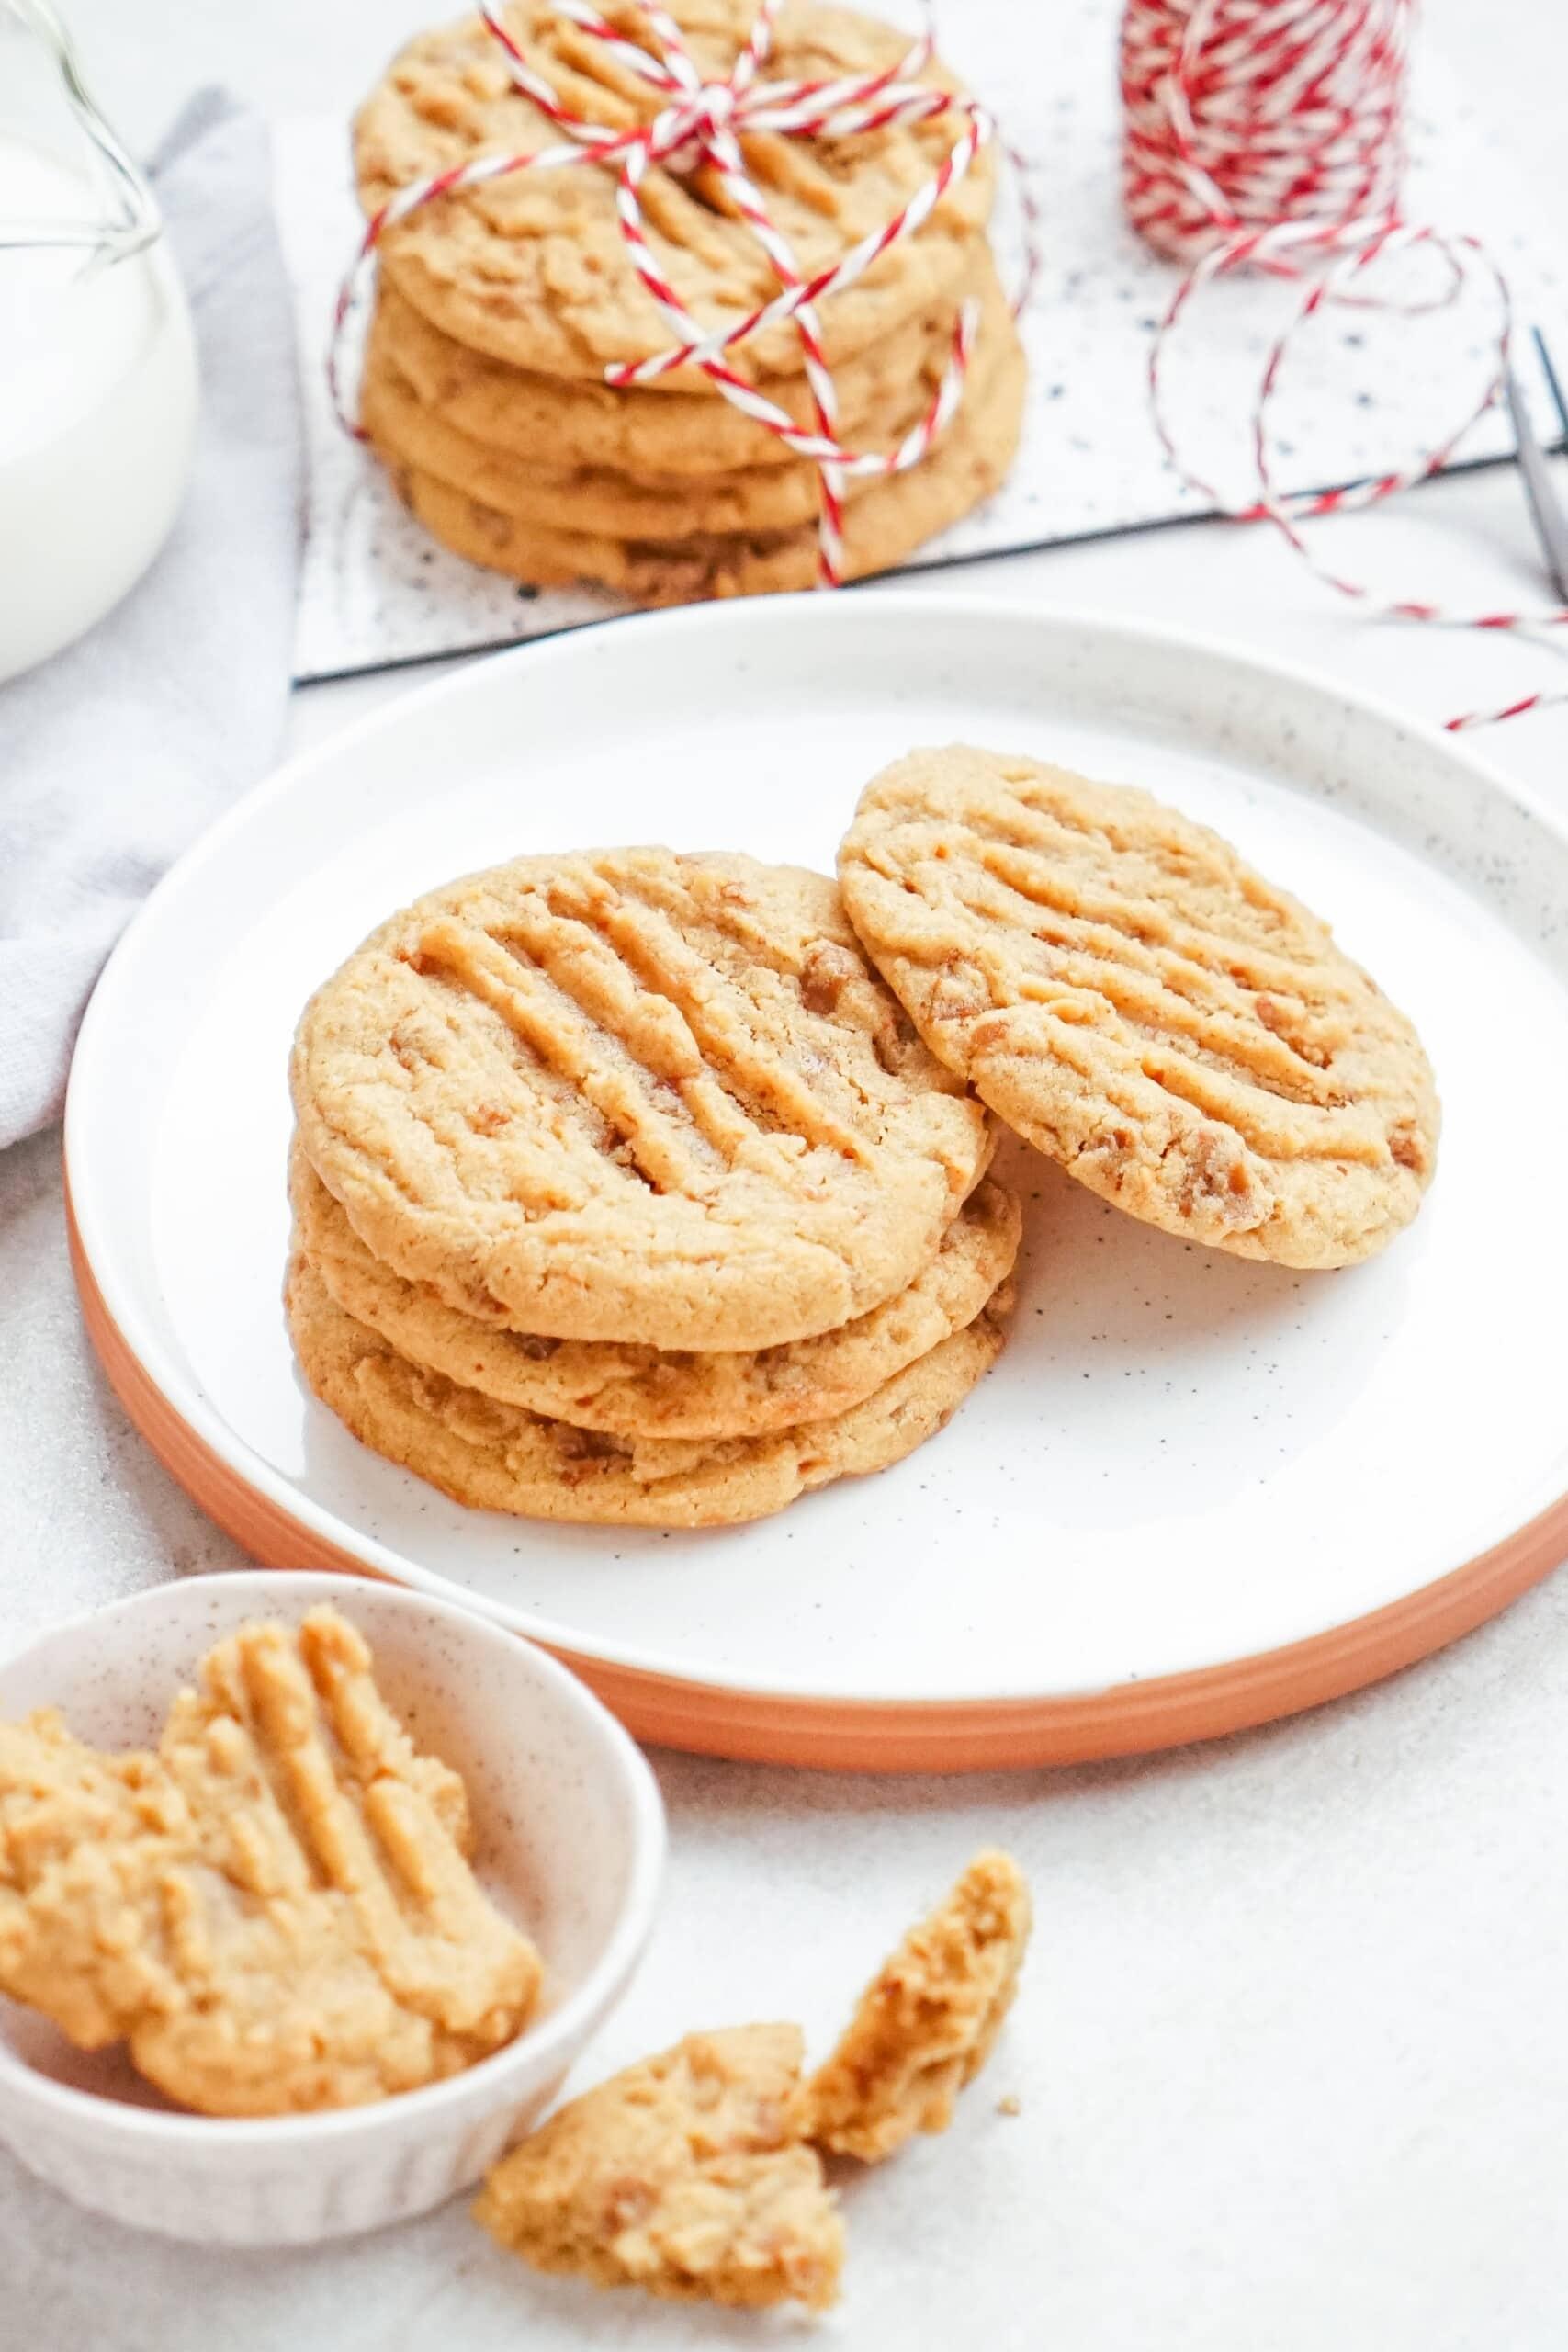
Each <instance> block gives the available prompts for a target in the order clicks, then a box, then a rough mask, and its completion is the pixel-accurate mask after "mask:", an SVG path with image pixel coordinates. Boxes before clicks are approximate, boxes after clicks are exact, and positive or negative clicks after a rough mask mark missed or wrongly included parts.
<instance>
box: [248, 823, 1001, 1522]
mask: <svg viewBox="0 0 1568 2352" xmlns="http://www.w3.org/2000/svg"><path fill="white" fill-rule="evenodd" d="M292 1085H293V1094H294V1104H295V1112H296V1117H297V1122H298V1125H297V1134H296V1138H295V1144H294V1154H293V1162H292V1169H291V1190H292V1198H293V1207H294V1244H293V1253H292V1258H291V1262H290V1267H289V1272H288V1318H289V1326H290V1329H291V1332H292V1335H293V1339H294V1344H295V1349H296V1351H297V1354H298V1356H299V1363H300V1366H301V1368H302V1370H303V1372H304V1374H305V1377H306V1378H307V1380H308V1381H309V1383H310V1386H311V1387H312V1388H313V1390H314V1391H315V1393H316V1394H317V1396H318V1397H321V1399H322V1400H323V1401H324V1402H325V1403H326V1404H327V1405H329V1406H330V1407H331V1408H333V1411H334V1412H335V1413H336V1414H337V1415H338V1416H339V1417H340V1419H342V1420H343V1421H344V1422H345V1423H346V1425H347V1426H348V1428H349V1429H350V1430H353V1431H354V1433H355V1436H356V1437H358V1438H359V1439H360V1440H361V1441H362V1442H364V1443H365V1444H367V1445H368V1446H370V1447H372V1448H373V1449H374V1450H375V1451H376V1452H378V1453H382V1454H385V1455H387V1456H389V1458H390V1459H392V1460H394V1461H397V1462H400V1463H402V1464H406V1465H407V1466H408V1467H409V1468H410V1469H412V1470H413V1471H415V1472H416V1473H418V1475H419V1476H422V1477H424V1478H427V1479H429V1480H430V1481H431V1482H432V1483H433V1484H434V1485H436V1486H438V1487H442V1488H444V1489H445V1491H446V1493H448V1494H450V1495H452V1496H454V1497H455V1498H457V1500H459V1501H461V1502H464V1503H468V1504H472V1505H476V1506H479V1507H480V1508H484V1509H489V1510H502V1511H512V1512H516V1513H520V1514H522V1515H525V1516H528V1517H538V1518H547V1519H568V1520H580V1521H601V1522H623V1523H630V1524H642V1525H649V1526H664V1527H700V1526H715V1525H724V1524H728V1523H731V1522H735V1521H743V1520H748V1519H754V1518H758V1517H761V1516H762V1515H763V1514H765V1513H767V1512H769V1511H773V1510H778V1509H780V1508H781V1507H782V1506H783V1505H784V1504H785V1503H787V1502H789V1501H791V1500H792V1499H793V1498H795V1496H797V1495H799V1494H802V1493H804V1492H806V1491H807V1490H808V1489H809V1488H812V1487H819V1486H823V1485H825V1484H827V1483H828V1482H829V1480H831V1479H834V1478H837V1477H840V1476H844V1475H846V1474H848V1473H852V1472H863V1471H869V1470H875V1469H880V1468H882V1467H884V1466H886V1464H890V1463H893V1462H897V1461H898V1460H900V1459H901V1458H902V1457H903V1456H904V1455H906V1454H907V1453H910V1452H911V1451H912V1450H913V1448H914V1447H915V1446H917V1445H919V1443H920V1442H921V1441H922V1440H923V1439H925V1438H926V1437H929V1436H931V1434H932V1433H933V1432H934V1431H935V1430H938V1429H940V1428H941V1426H942V1423H943V1421H944V1420H945V1419H947V1417H948V1415H949V1414H950V1413H951V1412H952V1411H953V1408H954V1407H955V1406H956V1405H957V1404H958V1403H959V1402H960V1400H961V1399H962V1398H963V1397H964V1396H965V1395H966V1394H967V1392H968V1391H969V1390H970V1389H971V1388H972V1387H973V1386H974V1385H975V1384H976V1381H977V1380H978V1379H979V1378H980V1377H981V1375H982V1374H984V1373H985V1371H986V1370H987V1368H988V1366H989V1365H990V1364H991V1363H993V1361H994V1360H995V1358H996V1356H997V1354H998V1351H999V1349H1000V1347H1001V1344H1002V1337H1003V1329H1004V1320H1005V1315H1006V1310H1007V1307H1008V1306H1009V1304H1010V1291H1009V1277H1010V1272H1011V1269H1012V1263H1013V1260H1014V1257H1015V1255H1016V1252H1017V1249H1018V1241H1019V1231H1020V1212H1019V1207H1018V1204H1017V1202H1016V1200H1015V1199H1014V1198H1013V1197H1012V1196H1011V1195H1010V1193H1007V1192H1006V1191H1005V1190H1003V1188H1002V1187H1000V1186H999V1185H998V1184H997V1183H996V1182H994V1181H992V1180H990V1179H988V1178H987V1175H986V1169H987V1161H988V1159H989V1156H990V1149H991V1135H990V1128H989V1120H988V1114H987V1111H986V1110H985V1108H984V1106H983V1105H982V1104H981V1103H978V1102H977V1101H976V1099H975V1098H974V1096H973V1095H971V1094H970V1093H969V1092H968V1091H967V1089H966V1088H965V1086H964V1082H963V1080H961V1079H959V1078H956V1077H954V1076H953V1075H951V1074H950V1073H949V1072H948V1071H947V1070H945V1069H943V1068H942V1065H941V1064H940V1063H939V1062H938V1061H937V1060H936V1059H935V1058H934V1057H932V1056H931V1054H930V1053H929V1052H928V1051H927V1049H926V1047H925V1046H923V1045H922V1044H921V1043H920V1041H919V1037H918V1036H917V1035H916V1034H915V1031H914V1028H913V1026H912V1024H911V1023H910V1022H909V1021H908V1017H907V1016H906V1015H905V1013H904V1012H903V1011H902V1010H901V1008H900V1007H899V1005H898V1004H897V1001H896V1000H895V999H894V997H893V996H892V994H891V993H890V992H889V991H888V989H886V987H885V986H884V985H883V983H882V982H881V981H880V980H879V979H878V978H876V976H875V974H874V972H873V971H872V970H871V968H870V967H869V965H868V964H867V963H866V961H865V959H864V956H863V954H862V952H861V949H860V947H859V944H858V943H857V941H856V939H855V936H854V933H852V930H851V929H850V927H849V924H848V922H847V920H846V918H845V916H844V913H843V910H842V907H841V904H840V898H839V894H838V891H837V889H836V888H835V887H834V885H833V884H832V883H830V882H829V881H827V880H825V879H824V878H823V877H822V876H818V875H815V874H809V873H806V872H803V871H801V870H799V869H797V868H794V867H777V866H766V865H758V864H756V863H754V862H753V861H752V860H750V859H749V858H745V857H739V856H723V855H715V856H680V855H676V854H674V853H672V852H671V851H668V850H660V849H645V850H625V851H600V852H593V853H592V854H581V855H575V856H561V857H533V858H522V859H519V860H517V861H516V862H515V863H513V864H512V865H505V866H501V867H498V868H496V869H494V870H492V871H491V872H489V873H485V874H480V875H478V876H472V877H470V878H468V880H466V881H462V882H458V883H455V884H453V885H451V886H449V887H448V888H445V889H440V890H436V891H434V892H432V893H431V894H430V895H428V896H427V897H425V898H423V899H419V900H418V901H417V902H416V903H415V904H414V905H413V906H412V907H410V908H408V909H407V910H404V911H403V912H402V913H400V914H398V915H396V916H394V917H393V918H392V920H391V921H390V922H388V923H386V924H385V925H383V926H382V928H381V929H380V930H378V931H377V932H376V933H373V934H372V935H371V937H370V938H369V939H368V940H367V942H366V943H365V944H364V945H363V946H362V947H361V948H359V949H358V950H357V952H356V953H355V955H353V956H350V958H349V959H348V961H347V962H346V963H345V964H344V966H343V967H342V968H341V969H340V970H339V971H338V972H337V973H336V974H335V975H334V976H333V978H331V979H330V980H328V981H327V983H326V984H325V986H324V987H323V988H321V989H320V990H319V991H318V993H317V994H316V996H315V997H314V998H313V999H312V1000H311V1001H310V1004H309V1005H308V1006H307V1008H306V1011H305V1013H304V1017H303V1019H302V1021H301V1023H300V1025H299V1035H298V1037H297V1040H296V1045H295V1051H294V1057H293V1065H292Z"/></svg>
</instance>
